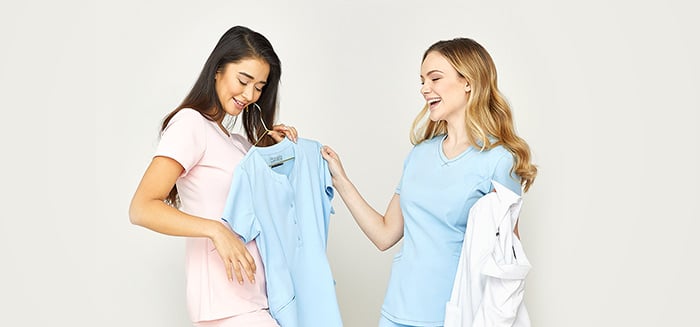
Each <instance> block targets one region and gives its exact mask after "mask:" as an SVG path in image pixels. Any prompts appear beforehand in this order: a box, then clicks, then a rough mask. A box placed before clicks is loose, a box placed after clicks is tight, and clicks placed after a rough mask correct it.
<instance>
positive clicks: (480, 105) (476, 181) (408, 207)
mask: <svg viewBox="0 0 700 327" xmlns="http://www.w3.org/2000/svg"><path fill="white" fill-rule="evenodd" d="M420 79H421V84H422V87H421V89H420V92H421V94H422V95H423V97H424V98H425V102H426V105H425V107H424V108H423V110H421V112H420V113H419V114H418V116H417V117H416V119H415V121H414V124H413V127H412V133H411V142H412V143H413V144H414V145H415V147H414V148H413V149H412V151H411V152H410V153H409V155H408V157H407V158H406V160H405V162H404V167H403V175H402V177H401V181H400V182H399V185H398V187H397V188H396V192H395V194H394V196H393V198H392V199H391V201H390V202H389V206H388V208H387V210H386V213H384V215H382V214H380V213H379V212H377V211H376V210H374V209H373V208H372V207H370V206H369V204H368V203H367V202H366V201H365V200H364V199H363V197H362V195H360V193H359V192H358V190H357V189H356V188H355V186H354V185H353V184H352V182H351V181H350V179H349V178H348V176H347V175H346V173H345V170H344V168H343V166H342V163H341V161H340V158H339V157H338V155H337V154H336V153H335V152H334V151H333V150H332V149H331V148H330V147H327V146H326V147H324V148H323V149H322V154H323V157H324V159H326V160H327V161H328V164H329V168H330V171H331V175H332V177H333V185H334V186H335V188H336V189H337V192H338V193H339V194H340V196H341V198H342V199H343V202H344V203H345V205H346V206H347V207H348V209H349V210H350V213H351V214H352V216H353V217H354V218H355V220H356V222H357V224H358V225H359V226H360V228H361V229H362V231H363V232H364V233H365V234H366V235H367V237H368V238H369V239H370V240H371V241H372V242H373V243H374V244H375V245H376V246H377V248H379V249H380V250H382V251H384V250H386V249H389V248H391V247H392V246H393V245H394V244H396V243H397V242H398V241H399V240H400V239H401V238H404V242H403V248H402V249H401V251H400V252H399V253H398V254H397V255H396V257H395V258H394V263H393V266H392V272H391V278H390V280H389V286H388V289H387V293H386V297H385V300H384V304H383V306H382V312H381V313H382V316H381V320H380V323H379V326H381V327H384V326H392V327H396V326H442V325H443V321H444V318H445V303H446V302H447V301H448V300H449V298H450V293H451V291H452V285H453V282H454V276H455V273H456V270H457V263H458V260H459V255H460V251H461V248H462V241H463V239H464V234H465V229H466V225H467V218H468V217H467V216H468V212H469V209H470V208H471V207H472V205H473V204H474V203H475V202H476V201H477V200H478V199H479V198H481V197H482V196H484V195H485V194H487V193H489V192H492V191H493V186H492V183H491V181H492V180H495V181H497V182H499V183H500V184H503V185H505V186H506V187H508V188H509V189H511V190H513V191H514V192H516V193H518V194H521V193H522V192H521V190H524V191H527V190H528V189H529V188H530V186H531V185H532V183H533V181H534V180H535V176H536V174H537V169H536V167H535V166H534V165H533V164H532V163H531V162H530V149H529V146H528V144H527V143H526V142H525V141H524V140H523V139H522V138H520V137H518V136H517V134H516V132H515V128H514V126H513V119H512V114H511V110H510V108H509V106H508V104H507V103H506V101H505V100H504V98H503V96H502V95H501V93H500V91H499V90H498V86H497V78H496V67H495V65H494V63H493V60H492V59H491V56H490V55H489V54H488V52H487V51H486V49H484V48H483V47H482V46H481V45H480V44H478V43H477V42H475V41H474V40H471V39H468V38H457V39H453V40H446V41H439V42H437V43H435V44H433V45H432V46H430V48H428V50H426V51H425V53H424V55H423V61H422V65H421V72H420ZM516 234H517V226H516Z"/></svg>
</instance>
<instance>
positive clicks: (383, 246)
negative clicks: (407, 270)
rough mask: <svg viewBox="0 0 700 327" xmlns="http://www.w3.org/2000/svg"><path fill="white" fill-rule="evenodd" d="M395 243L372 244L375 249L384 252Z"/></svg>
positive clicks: (378, 242)
mask: <svg viewBox="0 0 700 327" xmlns="http://www.w3.org/2000/svg"><path fill="white" fill-rule="evenodd" d="M394 244H396V242H388V241H377V242H374V246H376V247H377V249H378V250H379V251H381V252H384V251H386V250H388V249H391V248H392V247H393V246H394Z"/></svg>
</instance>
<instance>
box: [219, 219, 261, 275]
mask: <svg viewBox="0 0 700 327" xmlns="http://www.w3.org/2000/svg"><path fill="white" fill-rule="evenodd" d="M217 224H219V225H220V226H221V228H218V229H217V233H216V234H215V236H214V237H212V239H211V240H212V242H213V243H214V247H216V251H217V252H218V253H219V256H220V257H221V260H223V262H224V265H226V275H227V276H228V280H229V281H233V275H234V274H235V275H236V279H237V280H238V283H239V284H241V285H242V284H243V273H242V272H241V268H243V270H244V271H245V274H246V275H247V276H248V280H250V282H251V283H255V269H256V267H255V260H254V259H253V257H252V256H251V255H250V252H248V249H247V248H246V247H245V243H243V240H242V239H241V238H240V237H239V236H238V235H236V234H235V233H234V232H232V231H231V230H230V229H229V228H227V227H226V226H225V225H224V224H222V223H218V222H217Z"/></svg>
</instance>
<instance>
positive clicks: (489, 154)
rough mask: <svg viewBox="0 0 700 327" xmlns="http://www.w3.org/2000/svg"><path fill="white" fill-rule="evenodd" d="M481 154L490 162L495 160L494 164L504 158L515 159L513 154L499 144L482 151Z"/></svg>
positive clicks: (507, 159)
mask: <svg viewBox="0 0 700 327" xmlns="http://www.w3.org/2000/svg"><path fill="white" fill-rule="evenodd" d="M477 150H478V149H477ZM481 154H482V156H483V157H484V158H486V159H487V160H488V161H489V162H493V163H494V164H495V163H498V162H499V161H503V160H506V161H511V162H512V161H513V154H512V153H510V151H508V149H506V148H505V147H504V146H502V145H497V146H495V147H493V148H491V149H488V150H484V151H481Z"/></svg>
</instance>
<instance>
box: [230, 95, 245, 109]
mask: <svg viewBox="0 0 700 327" xmlns="http://www.w3.org/2000/svg"><path fill="white" fill-rule="evenodd" d="M231 99H232V100H233V103H235V104H236V107H238V109H241V110H243V108H245V106H246V105H248V104H247V103H245V102H241V101H238V100H236V98H231Z"/></svg>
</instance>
